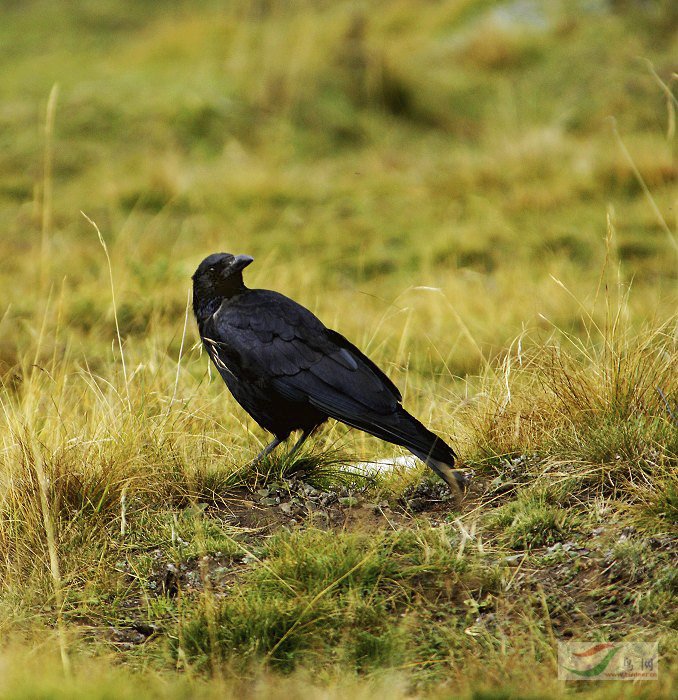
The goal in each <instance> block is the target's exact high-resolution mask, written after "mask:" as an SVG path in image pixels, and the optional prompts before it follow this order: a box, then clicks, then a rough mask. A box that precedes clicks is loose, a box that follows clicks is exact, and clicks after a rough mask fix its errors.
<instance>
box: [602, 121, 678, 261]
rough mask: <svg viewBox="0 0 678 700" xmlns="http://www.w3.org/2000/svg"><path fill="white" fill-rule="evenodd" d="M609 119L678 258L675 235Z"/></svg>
mask: <svg viewBox="0 0 678 700" xmlns="http://www.w3.org/2000/svg"><path fill="white" fill-rule="evenodd" d="M610 120H611V123H612V132H613V133H614V137H615V139H616V141H617V144H618V145H619V148H620V149H621V151H622V153H623V154H624V157H625V158H626V160H627V161H628V162H629V165H630V166H631V170H632V171H633V174H634V176H635V178H636V180H638V184H639V185H640V187H641V188H642V190H643V193H644V194H645V197H646V198H647V201H648V202H649V204H650V206H651V207H652V211H653V212H654V214H655V216H656V217H657V221H658V222H659V225H660V226H661V227H662V229H663V230H664V233H665V234H666V236H667V238H668V239H669V243H670V244H671V245H672V246H673V249H674V251H675V252H676V255H677V258H678V240H676V237H675V235H674V234H673V232H672V231H671V229H670V228H669V226H668V224H667V223H666V220H665V219H664V216H663V215H662V213H661V211H660V209H659V207H658V206H657V203H656V202H655V200H654V197H653V196H652V192H650V188H649V187H648V186H647V183H646V182H645V180H644V179H643V176H642V175H641V174H640V170H638V166H637V165H636V163H635V161H634V160H633V156H632V155H631V152H630V151H629V149H628V148H627V147H626V144H625V143H624V140H623V139H622V137H621V134H620V133H619V130H618V129H617V120H616V119H615V118H614V117H611V118H610Z"/></svg>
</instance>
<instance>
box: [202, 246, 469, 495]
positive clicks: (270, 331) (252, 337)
mask: <svg viewBox="0 0 678 700" xmlns="http://www.w3.org/2000/svg"><path fill="white" fill-rule="evenodd" d="M252 260H253V258H251V257H250V256H248V255H237V256H233V255H231V254H229V253H215V254H213V255H210V256H209V257H207V258H205V259H204V260H203V261H202V262H201V263H200V265H199V266H198V269H197V270H196V272H195V274H194V275H193V311H194V313H195V317H196V320H197V322H198V328H199V330H200V337H201V338H202V340H203V343H204V345H205V348H206V349H207V351H208V352H209V355H210V357H211V359H212V361H213V362H214V365H215V366H216V368H217V370H218V371H219V373H220V374H221V376H222V378H223V380H224V382H225V383H226V386H228V388H229V390H230V391H231V393H232V394H233V396H234V398H235V399H236V401H238V403H240V405H241V406H242V407H243V408H244V409H245V410H246V411H247V412H248V413H249V414H250V415H251V416H252V417H253V418H254V420H255V421H256V422H257V423H258V424H259V425H260V426H261V427H262V428H264V429H265V430H268V431H269V432H271V433H273V435H274V436H275V439H274V440H273V442H271V443H270V444H269V445H268V446H267V447H266V448H265V449H264V450H263V451H262V452H261V454H260V455H259V456H258V458H261V457H263V456H264V455H266V454H268V453H269V452H271V451H272V450H273V449H274V448H275V447H276V446H277V445H279V444H280V443H281V442H282V441H284V440H286V439H287V438H288V437H289V436H290V434H291V433H292V432H293V431H295V430H301V431H302V435H301V438H300V439H299V441H298V442H297V443H296V445H295V446H294V448H293V451H295V450H297V449H298V448H299V446H300V445H301V444H302V443H303V441H304V440H305V439H306V438H307V437H308V436H309V435H310V434H311V433H312V432H313V431H314V430H315V429H316V428H317V427H318V426H319V425H321V424H322V423H324V422H325V421H326V420H327V419H328V418H334V419H336V420H338V421H341V422H343V423H346V424H347V425H350V426H352V427H354V428H358V429H360V430H364V431H365V432H366V433H369V434H371V435H375V436H376V437H379V438H381V439H382V440H386V441H388V442H392V443H395V444H397V445H402V446H403V447H406V448H407V449H408V450H410V451H411V452H412V453H413V454H414V455H416V456H417V457H418V458H419V459H421V460H422V461H424V462H425V463H426V464H428V466H429V467H431V469H433V470H434V471H435V472H436V473H437V474H438V475H439V476H440V477H441V478H442V479H444V480H445V482H446V483H447V484H448V485H449V486H450V488H457V487H462V488H463V487H464V485H465V479H464V477H463V476H462V474H460V473H459V472H458V471H455V470H454V469H453V466H454V461H455V454H454V452H453V451H452V448H450V447H449V446H448V445H447V444H446V443H445V442H444V441H443V440H441V439H440V438H439V437H438V436H437V435H435V434H434V433H432V432H431V431H430V430H428V429H427V428H426V427H424V426H423V425H422V424H421V423H420V422H419V421H418V420H417V419H416V418H414V416H412V415H410V414H409V413H408V412H407V411H406V410H405V409H404V408H403V407H402V405H401V401H402V396H401V394H400V392H399V391H398V388H397V387H396V386H395V384H394V383H393V382H392V381H391V380H390V379H389V378H388V377H387V376H386V375H385V374H384V373H383V372H382V371H381V370H380V369H379V367H377V365H375V364H374V362H372V360H370V359H369V358H368V357H367V356H366V355H364V354H363V353H362V352H361V351H360V350H358V348H357V347H355V345H353V344H352V343H351V342H349V341H348V340H347V339H346V338H344V336H342V335H340V334H339V333H337V332H336V331H333V330H331V329H330V328H327V327H326V326H325V325H324V324H323V323H322V322H321V321H320V320H319V319H318V318H317V317H316V316H315V315H314V314H312V313H311V312H310V311H309V310H308V309H305V308H304V307H303V306H301V305H300V304H297V303H296V302H295V301H292V299H289V298H288V297H285V296H283V295H282V294H279V293H278V292H273V291H269V290H266V289H248V288H247V287H246V286H245V284H244V283H243V278H242V270H243V269H244V268H245V267H246V266H247V265H249V264H250V263H251V262H252Z"/></svg>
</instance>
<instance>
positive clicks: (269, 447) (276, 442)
mask: <svg viewBox="0 0 678 700" xmlns="http://www.w3.org/2000/svg"><path fill="white" fill-rule="evenodd" d="M281 442H284V440H283V439H282V438H278V437H277V438H275V439H274V440H273V441H272V442H270V443H269V444H268V445H266V447H264V449H263V450H262V451H261V452H260V453H259V454H258V455H257V456H256V457H255V458H254V459H253V460H252V461H251V462H250V463H249V465H248V466H250V467H254V466H255V465H257V464H259V462H261V460H262V459H264V457H267V456H268V455H270V454H271V452H273V450H275V448H276V447H277V446H278V445H279V444H280V443H281Z"/></svg>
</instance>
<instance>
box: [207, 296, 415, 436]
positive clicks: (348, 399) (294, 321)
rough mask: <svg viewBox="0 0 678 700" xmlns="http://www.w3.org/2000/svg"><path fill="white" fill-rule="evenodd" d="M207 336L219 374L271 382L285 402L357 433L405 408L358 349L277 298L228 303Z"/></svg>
mask: <svg viewBox="0 0 678 700" xmlns="http://www.w3.org/2000/svg"><path fill="white" fill-rule="evenodd" d="M203 335H204V337H205V339H206V343H207V344H208V346H209V345H210V344H211V345H212V347H213V349H214V350H213V351H211V352H212V356H213V358H214V357H215V354H216V356H217V357H218V360H217V359H215V364H217V367H219V361H221V362H222V363H223V364H224V365H225V367H226V369H227V371H229V372H232V373H233V374H235V375H236V376H239V377H241V378H242V379H243V380H245V381H248V380H249V381H259V382H262V381H263V382H265V383H266V384H268V385H269V386H270V387H271V390H272V391H275V392H276V393H277V394H279V395H280V396H281V397H283V398H286V399H288V400H290V401H294V402H301V403H309V404H311V405H312V406H315V407H316V408H318V409H319V410H321V411H323V412H325V413H327V414H328V415H330V416H332V417H333V418H337V419H338V420H341V421H344V422H346V423H349V424H354V425H356V427H360V426H359V425H358V424H359V423H362V422H363V421H364V420H369V419H370V417H371V416H374V415H375V414H376V415H382V416H386V415H390V414H392V413H393V412H394V411H395V410H397V408H398V404H399V402H400V401H401V400H402V397H401V395H400V392H399V391H398V389H397V387H396V386H395V385H394V384H393V382H392V381H391V380H390V379H389V378H388V377H387V376H386V375H385V374H384V373H383V372H382V371H381V370H380V369H379V368H378V367H377V366H376V365H375V364H374V363H373V362H372V361H371V360H370V359H369V358H368V357H366V356H365V355H364V354H363V353H362V352H361V351H360V350H358V348H356V347H355V346H354V345H352V344H351V343H350V342H349V341H348V340H346V338H344V337H343V336H342V335H340V334H339V333H337V332H336V331H332V330H330V329H328V328H326V327H325V326H324V325H323V323H322V322H321V321H320V320H319V319H318V318H317V317H316V316H314V315H313V314H312V313H311V312H310V311H308V309H305V308H304V307H303V306H300V305H299V304H297V303H296V302H294V301H292V300H291V299H288V298H287V297H285V296H283V295H281V294H277V293H276V292H268V291H264V290H252V291H249V292H246V293H245V294H243V295H240V296H239V297H238V298H236V299H233V300H230V301H228V302H225V303H224V304H222V306H221V308H220V309H219V311H218V312H217V313H216V314H215V315H214V316H213V317H212V319H211V320H210V321H209V322H208V323H207V324H206V325H205V329H204V334H203ZM222 374H223V372H222ZM375 417H376V416H375Z"/></svg>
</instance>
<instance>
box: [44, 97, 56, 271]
mask: <svg viewBox="0 0 678 700" xmlns="http://www.w3.org/2000/svg"><path fill="white" fill-rule="evenodd" d="M58 97H59V84H58V83H54V85H52V89H51V90H50V93H49V98H48V99H47V110H46V113H45V152H44V161H43V180H42V237H41V242H40V282H41V284H44V282H45V280H46V275H47V261H48V256H47V241H48V238H49V234H50V232H51V230H52V210H53V183H54V180H53V169H54V120H55V116H56V105H57V99H58Z"/></svg>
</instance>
